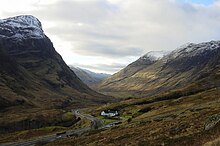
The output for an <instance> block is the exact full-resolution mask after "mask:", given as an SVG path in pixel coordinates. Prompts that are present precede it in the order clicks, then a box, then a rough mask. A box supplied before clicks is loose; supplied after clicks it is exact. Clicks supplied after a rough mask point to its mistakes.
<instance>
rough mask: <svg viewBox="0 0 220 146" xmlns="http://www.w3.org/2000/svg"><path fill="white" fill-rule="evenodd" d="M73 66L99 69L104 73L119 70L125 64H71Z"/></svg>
mask: <svg viewBox="0 0 220 146" xmlns="http://www.w3.org/2000/svg"><path fill="white" fill-rule="evenodd" d="M72 65H73V66H76V67H80V68H84V69H88V70H92V71H94V72H96V71H101V72H106V73H110V74H112V73H114V72H117V71H119V70H120V69H122V68H124V67H125V66H126V64H119V63H114V64H110V65H109V64H94V65H87V64H78V63H75V64H72Z"/></svg>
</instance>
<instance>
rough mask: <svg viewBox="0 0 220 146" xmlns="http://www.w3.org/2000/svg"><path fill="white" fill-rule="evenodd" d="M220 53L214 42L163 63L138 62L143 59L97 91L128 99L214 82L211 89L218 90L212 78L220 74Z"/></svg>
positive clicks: (166, 58) (187, 47)
mask: <svg viewBox="0 0 220 146" xmlns="http://www.w3.org/2000/svg"><path fill="white" fill-rule="evenodd" d="M219 53H220V42H219V41H211V42H207V43H200V44H192V43H191V44H187V45H185V46H182V47H180V48H178V49H176V50H175V51H173V52H171V53H169V54H167V55H165V56H164V57H162V58H160V59H159V60H154V61H151V60H149V61H147V62H142V64H140V63H139V64H137V63H136V62H140V59H141V58H143V57H141V58H140V59H138V60H137V61H135V62H134V63H132V64H130V65H128V66H127V67H126V68H125V69H123V70H121V71H120V72H118V73H116V74H114V75H113V76H111V77H109V78H108V79H106V80H103V81H102V82H101V83H100V84H99V85H98V88H97V90H99V91H101V92H104V93H110V94H115V95H117V94H121V93H126V94H124V96H130V95H135V96H142V95H152V94H156V93H158V92H164V91H168V90H171V89H177V88H181V87H184V86H187V85H189V84H190V83H194V82H200V81H206V82H210V86H214V85H216V84H219V82H217V81H215V80H214V79H211V80H210V76H211V74H212V75H215V74H218V68H219V65H220V62H219V58H220V54H219ZM133 64H135V65H133ZM132 65H133V66H132ZM204 88H206V85H204Z"/></svg>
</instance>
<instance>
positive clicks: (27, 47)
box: [0, 15, 108, 109]
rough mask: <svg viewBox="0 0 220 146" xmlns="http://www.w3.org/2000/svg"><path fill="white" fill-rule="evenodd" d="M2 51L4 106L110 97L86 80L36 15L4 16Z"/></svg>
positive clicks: (86, 101)
mask: <svg viewBox="0 0 220 146" xmlns="http://www.w3.org/2000/svg"><path fill="white" fill-rule="evenodd" d="M0 55H1V58H0V59H1V64H0V92H1V95H0V101H2V102H1V105H2V106H1V109H4V108H6V107H10V106H15V105H16V106H20V105H25V106H33V107H41V108H48V107H65V106H68V105H76V106H77V105H78V106H79V105H80V104H82V103H83V105H87V104H95V103H101V102H106V101H107V100H108V98H105V97H104V96H103V95H101V94H98V93H96V92H95V91H92V90H91V89H90V88H89V87H87V86H86V85H85V84H84V83H82V81H81V80H80V79H79V78H78V77H77V76H76V75H75V73H74V72H73V71H72V70H71V69H70V68H69V67H68V66H67V65H66V63H65V62H64V61H63V59H62V57H61V56H60V55H59V54H58V53H57V52H56V51H55V49H54V47H53V44H52V42H51V41H50V39H49V38H48V37H47V36H46V35H45V34H44V32H43V29H42V26H41V23H40V21H39V20H38V19H37V18H35V17H33V16H28V15H27V16H17V17H12V18H8V19H3V20H0Z"/></svg>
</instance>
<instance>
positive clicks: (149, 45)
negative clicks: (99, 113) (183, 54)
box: [0, 0, 220, 73]
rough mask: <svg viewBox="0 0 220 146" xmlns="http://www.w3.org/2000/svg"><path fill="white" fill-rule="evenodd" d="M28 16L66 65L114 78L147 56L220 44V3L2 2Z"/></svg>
mask: <svg viewBox="0 0 220 146" xmlns="http://www.w3.org/2000/svg"><path fill="white" fill-rule="evenodd" d="M23 14H29V15H34V16H36V17H37V18H38V19H39V20H40V21H41V23H42V25H43V29H44V31H45V34H46V35H47V36H48V37H49V38H50V39H51V40H52V42H53V44H54V46H55V49H56V50H57V51H58V52H59V53H60V54H61V55H62V57H63V59H64V60H65V61H66V63H67V64H68V65H75V66H78V67H82V68H86V69H89V70H91V71H95V72H106V73H115V72H117V71H119V70H120V69H121V68H123V67H125V66H126V65H127V64H129V63H131V62H133V61H134V60H136V59H137V58H139V57H140V56H141V55H144V54H146V53H147V52H149V51H159V50H173V49H175V48H177V47H179V46H181V45H183V44H185V43H188V42H193V43H199V42H204V41H210V40H220V39H219V38H220V0H47V1H46V0H0V18H1V19H3V18H7V17H12V16H16V15H23Z"/></svg>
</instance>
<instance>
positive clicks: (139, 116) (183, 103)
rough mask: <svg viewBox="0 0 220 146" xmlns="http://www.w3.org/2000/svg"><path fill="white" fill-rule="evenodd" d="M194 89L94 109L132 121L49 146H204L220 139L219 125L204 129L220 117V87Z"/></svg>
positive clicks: (97, 111)
mask: <svg viewBox="0 0 220 146" xmlns="http://www.w3.org/2000/svg"><path fill="white" fill-rule="evenodd" d="M191 87H194V88H193V91H195V85H191V86H189V87H186V88H183V89H182V90H178V91H170V92H169V93H160V94H158V95H156V96H149V97H147V98H143V99H130V100H126V101H123V102H119V103H114V104H110V105H105V106H102V107H98V108H96V109H93V110H91V111H90V112H91V113H92V114H96V115H98V114H99V112H100V111H101V110H104V109H112V108H114V109H118V110H119V111H120V115H121V117H122V118H124V119H126V118H127V119H128V118H129V120H126V121H123V124H121V125H118V126H116V127H113V128H111V129H107V130H103V131H101V132H100V131H99V132H97V133H96V132H93V133H90V134H85V135H83V136H81V137H78V138H73V139H65V140H63V141H62V140H61V141H59V142H54V143H52V144H48V145H74V144H76V145H85V144H88V145H126V144H127V145H195V146H197V145H202V144H204V143H206V142H208V141H210V140H214V139H216V138H218V137H219V136H220V124H217V125H216V126H215V127H214V128H212V129H210V130H204V126H205V125H206V123H207V121H208V119H210V117H212V116H213V115H215V114H219V115H220V88H219V87H215V88H210V89H207V90H197V91H196V92H191V91H190V89H191ZM199 87H201V86H198V87H197V89H199ZM191 90H192V89H191ZM144 109H147V110H144Z"/></svg>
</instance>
